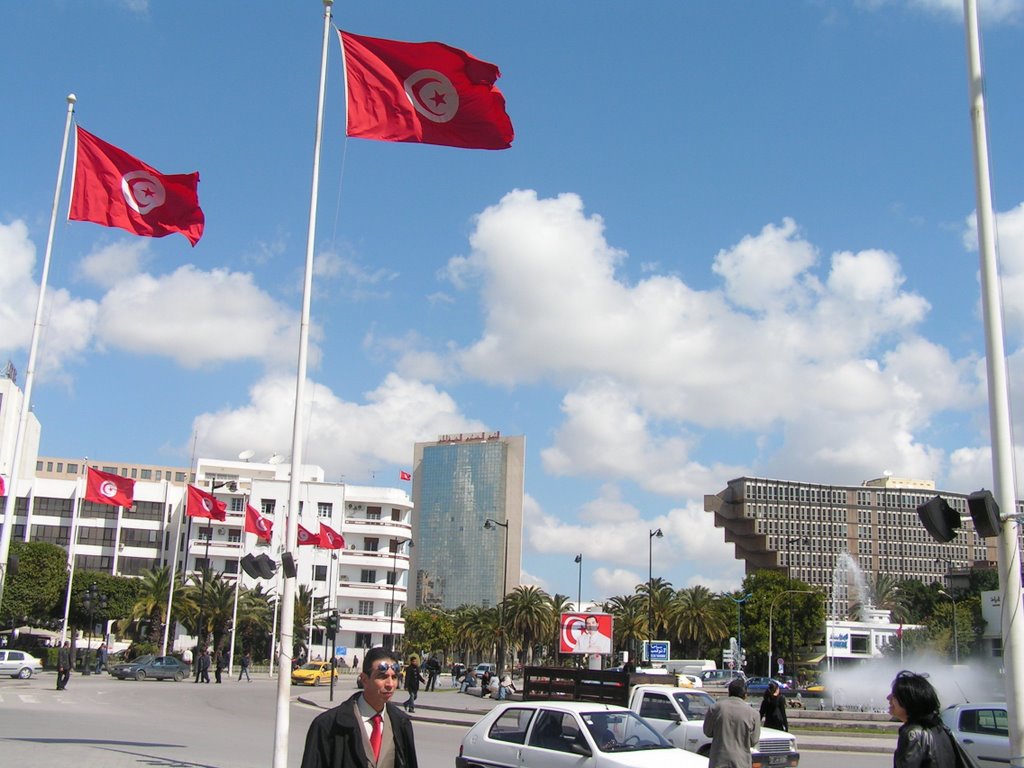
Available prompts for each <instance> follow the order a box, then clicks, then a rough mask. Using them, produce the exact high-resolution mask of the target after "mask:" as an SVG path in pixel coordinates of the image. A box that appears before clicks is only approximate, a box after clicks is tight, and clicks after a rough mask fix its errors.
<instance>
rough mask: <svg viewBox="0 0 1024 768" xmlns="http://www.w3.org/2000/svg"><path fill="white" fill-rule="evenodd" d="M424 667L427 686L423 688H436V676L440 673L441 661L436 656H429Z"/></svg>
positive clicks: (430, 689) (431, 689)
mask: <svg viewBox="0 0 1024 768" xmlns="http://www.w3.org/2000/svg"><path fill="white" fill-rule="evenodd" d="M424 669H426V670H427V687H426V689H425V690H428V691H433V690H435V689H436V688H437V678H438V677H439V676H440V675H441V662H440V661H438V660H437V657H436V656H431V657H430V658H429V659H427V663H426V664H424Z"/></svg>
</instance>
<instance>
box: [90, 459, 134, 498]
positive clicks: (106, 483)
mask: <svg viewBox="0 0 1024 768" xmlns="http://www.w3.org/2000/svg"><path fill="white" fill-rule="evenodd" d="M86 470H87V472H86V475H85V500H86V501H91V502H94V503H96V504H112V505H113V506H115V507H130V506H131V505H132V502H133V501H134V499H135V481H134V480H132V479H131V478H127V477H121V476H120V475H115V474H113V473H112V472H100V471H99V470H98V469H93V468H92V467H86Z"/></svg>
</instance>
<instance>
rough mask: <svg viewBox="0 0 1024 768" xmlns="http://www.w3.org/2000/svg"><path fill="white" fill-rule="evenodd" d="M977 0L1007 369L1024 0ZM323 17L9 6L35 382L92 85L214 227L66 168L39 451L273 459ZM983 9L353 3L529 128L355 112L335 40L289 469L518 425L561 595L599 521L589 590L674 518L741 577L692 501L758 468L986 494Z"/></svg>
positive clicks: (530, 539)
mask: <svg viewBox="0 0 1024 768" xmlns="http://www.w3.org/2000/svg"><path fill="white" fill-rule="evenodd" d="M980 5H981V7H982V13H983V19H984V30H983V32H984V47H985V66H986V75H987V98H988V110H989V130H990V145H991V156H992V168H993V184H994V200H995V205H996V208H997V211H998V214H999V228H1000V229H999V237H1000V244H999V245H1000V257H1001V261H1002V270H1003V285H1004V293H1005V314H1006V323H1007V326H1006V331H1007V352H1008V354H1009V356H1010V373H1011V386H1012V388H1013V390H1014V392H1015V393H1019V392H1022V391H1024V387H1022V384H1024V382H1022V376H1024V372H1022V368H1021V330H1022V324H1024V291H1022V290H1020V289H1019V286H1020V284H1021V283H1022V282H1024V173H1022V170H1024V169H1022V168H1021V165H1022V162H1024V151H1022V150H1021V141H1020V136H1021V133H1022V131H1021V129H1022V124H1024V100H1022V99H1021V98H1020V87H1019V83H1020V72H1021V53H1020V52H1021V51H1022V50H1024V45H1022V40H1021V37H1022V31H1024V28H1022V26H1021V24H1022V22H1024V2H1022V0H1002V1H1001V2H985V0H980ZM321 9H322V6H321V3H320V2H317V1H316V0H302V1H301V2H299V1H298V0H296V1H294V2H289V3H280V2H269V0H257V1H256V2H252V3H248V4H246V5H244V6H238V5H231V4H228V3H211V2H197V1H193V0H178V1H177V2H174V3H161V2H146V0H121V1H118V0H107V1H106V2H104V1H102V0H83V1H82V2H74V3H72V2H53V1H52V0H40V1H39V2H35V3H30V4H26V3H16V4H13V7H11V8H8V9H7V10H6V13H5V24H4V25H3V27H2V29H0V65H2V69H3V71H4V72H5V73H7V76H6V77H4V78H3V79H2V81H0V96H2V100H3V104H4V109H3V111H2V117H0V131H2V133H0V135H2V137H3V142H2V144H0V169H2V179H3V183H2V184H0V258H2V263H3V269H2V270H0V355H2V356H3V357H4V358H10V359H11V360H13V361H14V363H15V365H16V366H17V367H18V368H19V369H20V370H21V371H22V372H24V369H25V367H26V363H27V354H28V342H29V338H30V333H31V326H32V318H33V314H34V311H35V300H36V295H37V290H38V280H39V271H40V267H41V262H42V256H43V251H44V247H45V242H46V229H47V224H48V221H49V215H50V204H51V200H52V197H53V185H54V179H55V177H56V170H57V161H58V159H59V149H60V141H61V132H62V130H63V122H64V114H65V109H66V107H65V96H66V95H67V94H68V93H69V92H74V93H75V94H76V95H77V97H78V103H77V107H76V120H77V122H78V124H80V125H81V126H82V127H83V128H85V129H87V130H88V131H90V132H92V133H94V134H96V135H97V136H99V137H101V138H103V139H104V140H106V141H109V142H111V143H113V144H115V145H117V146H119V147H121V148H123V149H124V150H126V151H128V152H130V153H131V154H133V155H135V156H137V157H139V158H141V159H143V160H144V161H146V162H147V163H149V164H150V165H152V166H154V167H155V168H157V169H159V170H160V171H162V172H164V173H187V172H191V171H194V170H197V171H199V173H200V175H201V179H202V180H201V183H200V189H199V195H200V201H201V204H202V207H203V209H204V211H205V214H206V221H207V226H206V233H205V235H204V237H203V239H202V241H201V242H200V243H199V245H198V246H197V247H196V248H194V249H192V248H190V247H189V245H188V243H187V241H186V240H185V239H184V238H182V237H180V236H175V237H168V238H164V239H158V240H152V239H147V238H133V237H131V236H129V235H127V234H126V233H123V232H121V231H119V230H113V229H104V228H102V227H99V226H96V225H93V224H88V223H79V222H73V223H68V222H66V221H63V219H64V217H65V215H66V211H67V205H68V197H67V190H66V189H65V190H64V192H63V194H62V197H61V211H60V217H61V219H62V221H61V223H60V225H59V226H58V230H57V236H56V241H55V247H54V256H53V264H52V267H51V273H50V280H49V291H48V298H49V309H48V311H47V329H46V334H45V336H44V337H43V340H42V345H41V349H40V360H39V368H38V372H37V379H36V386H35V392H34V396H33V404H34V408H35V413H36V415H37V416H38V418H39V419H40V421H41V422H42V424H43V438H42V448H41V450H42V452H43V453H44V454H48V455H60V456H83V457H84V456H88V457H89V458H91V459H97V460H101V461H102V460H110V461H115V460H124V461H139V462H154V463H168V464H177V465H187V464H188V463H189V462H190V460H191V458H192V450H193V435H195V443H196V450H197V452H198V453H199V454H200V455H204V456H222V457H233V456H235V455H237V454H238V453H239V452H240V451H242V450H245V449H252V450H254V451H255V452H256V454H257V456H260V457H263V458H265V457H268V456H270V455H272V454H274V453H278V454H286V453H287V452H288V451H289V449H290V444H291V438H290V435H291V420H292V406H291V403H290V402H289V400H290V398H291V397H292V395H293V394H294V381H295V359H296V350H297V338H298V330H297V320H298V314H299V310H300V300H301V280H302V269H303V260H304V254H305V243H306V225H307V218H308V214H309V187H310V177H311V165H312V140H313V128H314V118H315V106H316V92H317V78H318V67H319V57H320V39H321V29H322V22H321V18H322V17H321ZM961 13H962V10H961V4H960V2H959V0H913V1H912V0H889V1H888V2H886V1H885V0H873V1H871V2H867V1H865V2H827V1H826V0H790V2H785V3H779V2H773V3H748V2H728V1H726V2H716V3H679V2H674V1H673V2H669V1H667V0H666V1H665V2H646V3H630V4H627V3H612V2H593V3H587V4H579V3H552V2H535V1H532V0H527V1H526V2H521V3H517V4H516V5H515V6H514V8H513V7H511V6H508V5H507V4H497V3H481V2H462V1H461V0H453V1H451V2H445V3H423V2H408V1H405V0H396V1H395V2H389V3H358V4H357V3H344V2H342V3H338V4H337V5H336V7H335V8H334V17H335V23H336V24H337V25H338V26H339V27H341V28H343V29H346V30H349V31H352V32H355V33H357V34H365V35H371V36H376V37H388V38H393V39H398V40H441V41H443V42H446V43H449V44H451V45H455V46H458V47H460V48H463V49H465V50H467V51H469V52H470V53H472V54H474V55H476V56H477V57H479V58H482V59H485V60H487V61H491V62H494V63H496V64H498V65H499V67H500V68H501V71H502V78H501V79H500V80H499V81H498V85H499V87H500V88H501V89H502V91H503V93H504V94H505V97H506V100H507V107H508V111H509V114H510V115H511V118H512V121H513V125H514V126H515V130H516V138H515V141H514V143H513V146H512V148H511V149H509V150H506V151H501V152H488V151H469V150H458V149H450V148H445V147H433V146H417V145H412V144H387V143H382V142H372V141H364V140H356V139H353V140H346V139H345V137H344V87H343V82H342V65H341V55H340V51H339V49H338V46H337V42H336V39H335V38H333V37H332V39H331V47H330V53H329V73H328V85H327V108H326V116H325V129H324V142H323V164H322V176H321V185H320V205H319V212H318V229H317V237H316V265H317V271H316V276H315V278H314V296H313V307H312V315H313V323H314V331H313V340H312V341H313V343H312V347H311V367H310V379H309V385H308V387H307V394H309V395H310V398H311V405H310V411H309V412H310V414H311V418H310V426H309V429H308V433H307V441H306V447H305V459H306V460H307V461H309V462H312V463H317V464H320V465H322V466H324V467H325V468H326V470H327V475H328V477H329V478H330V479H342V478H343V479H345V480H346V481H349V482H354V483H360V484H362V483H379V484H394V485H401V484H400V483H399V482H398V481H397V477H398V471H399V470H400V469H408V468H409V466H410V463H411V460H412V445H413V443H414V442H416V441H420V440H433V439H435V438H436V437H437V435H439V434H446V433H452V432H466V431H480V430H500V431H501V432H502V433H503V434H507V435H515V434H525V435H526V438H527V470H526V473H527V474H526V491H527V496H528V499H527V520H526V530H525V551H524V558H523V572H524V574H523V578H524V580H526V581H527V582H530V583H537V584H540V585H541V586H543V587H544V588H546V589H548V590H549V591H558V592H562V593H567V594H571V595H574V594H575V592H576V578H577V570H576V565H575V563H574V562H573V559H574V557H575V555H576V554H577V553H578V552H580V551H582V552H583V555H584V586H583V592H584V598H588V597H593V598H600V597H604V596H607V595H611V594H621V593H623V592H627V591H631V589H632V587H633V585H635V584H636V583H637V582H639V581H643V580H645V579H646V578H647V566H648V562H647V544H648V540H647V534H648V530H650V529H651V528H655V527H660V528H662V529H663V531H664V532H665V534H666V536H665V538H664V539H662V540H660V541H657V542H656V544H655V546H654V552H653V569H654V572H655V574H656V575H661V576H663V577H664V578H666V579H668V580H670V581H671V582H672V583H673V584H674V585H676V586H688V585H691V584H694V583H703V584H706V585H708V586H710V587H712V588H713V589H726V588H733V587H735V586H737V585H738V583H739V580H740V579H741V578H742V565H741V564H740V563H738V562H737V561H735V560H734V559H733V554H732V549H731V547H727V546H726V545H725V544H724V541H723V536H722V533H721V531H718V530H716V529H714V527H713V525H712V522H711V519H710V516H708V515H707V514H706V513H704V512H703V511H702V509H703V495H704V494H706V493H715V492H717V491H719V490H721V489H722V488H723V487H724V485H725V483H726V481H727V480H729V479H730V478H733V477H737V476H740V475H744V474H754V475H762V476H771V477H779V478H786V479H802V480H807V481H812V482H825V483H828V482H832V483H850V484H857V483H860V482H862V481H864V480H867V479H871V478H875V477H879V476H881V475H882V473H883V472H885V471H889V472H892V473H894V474H896V475H900V476H910V477H919V478H926V479H934V480H935V481H936V483H937V484H938V485H939V486H940V487H943V488H949V489H951V490H956V491H963V492H969V491H973V490H976V489H977V488H980V487H982V486H985V487H991V485H992V481H991V468H990V463H989V451H988V444H989V439H988V434H987V423H988V419H987V409H986V402H985V382H984V358H983V355H984V346H983V335H982V326H981V320H980V316H979V297H978V296H979V291H978V280H977V277H978V259H977V249H976V239H975V237H974V234H973V229H972V215H973V210H974V182H973V168H972V161H971V136H970V123H969V120H968V105H967V84H966V64H965V53H964V40H963V21H962V16H961ZM69 170H70V164H69ZM67 183H68V180H67V179H66V181H65V187H67ZM1018 401H1019V396H1015V397H1014V403H1015V405H1016V404H1017V403H1018ZM1015 413H1017V414H1021V413H1024V408H1020V407H1016V408H1015ZM1018 431H1019V430H1018Z"/></svg>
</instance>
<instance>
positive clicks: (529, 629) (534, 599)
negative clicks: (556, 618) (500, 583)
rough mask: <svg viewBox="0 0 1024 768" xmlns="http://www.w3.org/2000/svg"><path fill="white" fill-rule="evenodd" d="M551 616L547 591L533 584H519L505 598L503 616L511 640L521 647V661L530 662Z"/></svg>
mask: <svg viewBox="0 0 1024 768" xmlns="http://www.w3.org/2000/svg"><path fill="white" fill-rule="evenodd" d="M550 617H551V601H550V598H549V597H548V593H547V592H545V591H544V590H543V589H540V588H539V587H534V586H526V587H524V586H519V587H516V588H515V589H513V590H512V592H511V593H510V594H509V595H508V597H507V598H505V618H506V621H507V623H508V626H509V627H510V629H511V638H510V639H511V640H512V642H513V643H514V644H517V645H518V646H519V647H521V648H523V649H524V651H525V653H524V654H523V657H524V658H523V661H524V662H525V661H526V658H527V657H528V658H529V659H530V661H531V663H532V660H533V647H534V645H536V643H537V642H538V641H539V640H541V639H542V638H543V637H544V633H545V630H546V629H547V627H548V624H549V619H550Z"/></svg>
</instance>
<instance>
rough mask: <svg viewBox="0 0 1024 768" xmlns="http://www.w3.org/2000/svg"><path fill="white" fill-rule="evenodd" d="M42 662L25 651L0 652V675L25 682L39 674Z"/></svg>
mask: <svg viewBox="0 0 1024 768" xmlns="http://www.w3.org/2000/svg"><path fill="white" fill-rule="evenodd" d="M42 669H43V662H41V661H40V660H39V659H37V658H36V657H35V656H33V655H32V654H30V653H25V651H6V650H3V651H0V675H9V676H10V677H17V678H20V679H21V680H27V679H28V678H30V677H32V675H34V674H35V673H36V672H41V671H42Z"/></svg>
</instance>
